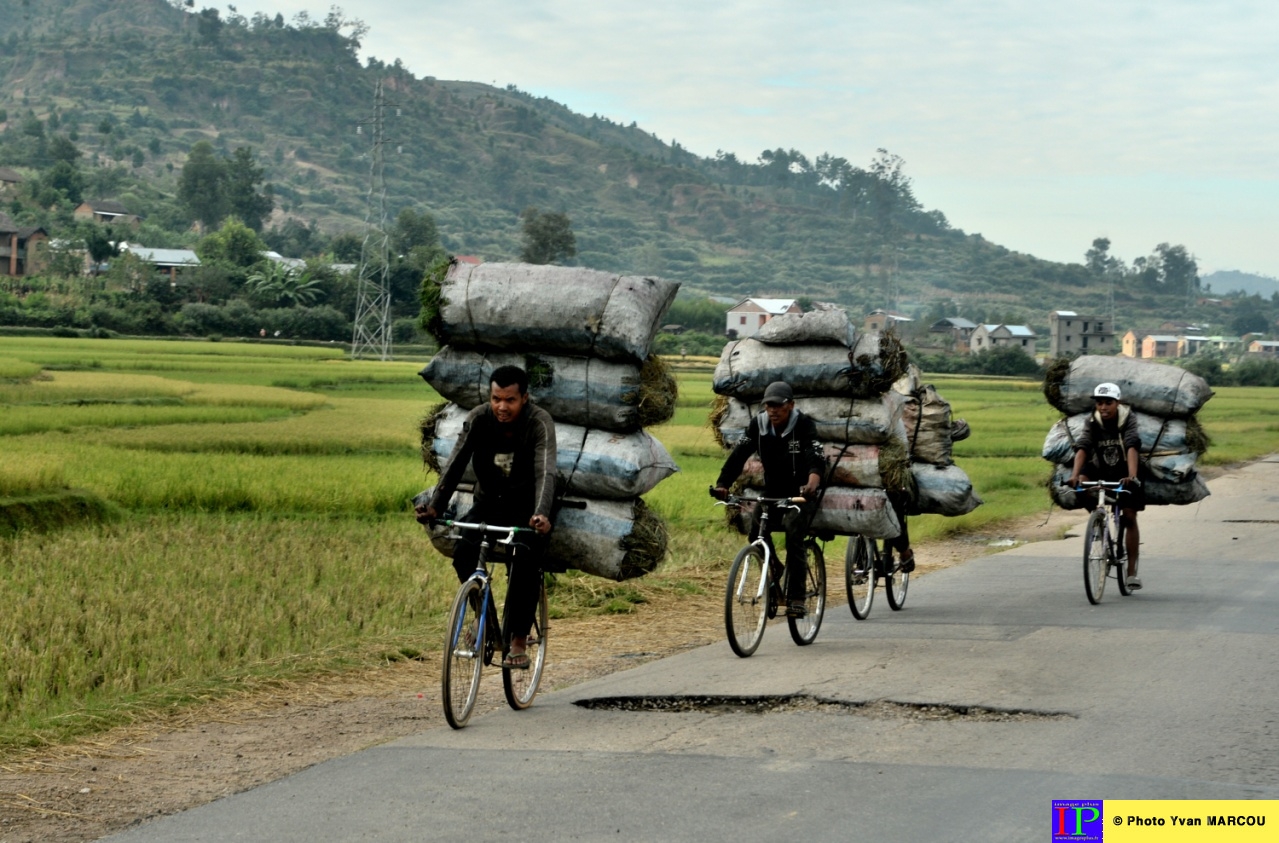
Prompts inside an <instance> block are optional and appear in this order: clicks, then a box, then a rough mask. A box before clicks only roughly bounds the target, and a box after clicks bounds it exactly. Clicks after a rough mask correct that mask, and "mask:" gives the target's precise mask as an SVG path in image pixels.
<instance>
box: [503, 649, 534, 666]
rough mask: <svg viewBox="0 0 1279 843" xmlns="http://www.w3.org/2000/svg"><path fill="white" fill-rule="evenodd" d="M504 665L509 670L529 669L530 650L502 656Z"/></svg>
mask: <svg viewBox="0 0 1279 843" xmlns="http://www.w3.org/2000/svg"><path fill="white" fill-rule="evenodd" d="M502 667H504V668H506V669H507V670H528V668H529V658H528V652H527V651H526V652H523V653H507V654H506V655H505V656H504V657H503V658H502Z"/></svg>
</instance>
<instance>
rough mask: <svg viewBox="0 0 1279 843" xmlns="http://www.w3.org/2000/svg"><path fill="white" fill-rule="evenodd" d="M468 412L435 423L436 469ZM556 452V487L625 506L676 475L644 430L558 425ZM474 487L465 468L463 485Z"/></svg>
mask: <svg viewBox="0 0 1279 843" xmlns="http://www.w3.org/2000/svg"><path fill="white" fill-rule="evenodd" d="M467 412H468V411H467V410H463V409H462V408H461V407H458V406H457V405H455V404H453V405H450V406H448V407H446V408H445V410H444V412H442V413H441V414H440V415H439V416H438V417H437V418H436V422H435V436H434V437H433V438H432V444H431V448H432V451H433V452H434V454H435V458H436V460H437V464H438V465H439V466H442V465H444V463H445V462H446V461H447V460H448V458H449V455H450V454H452V453H453V448H454V447H455V446H456V445H457V439H458V436H460V435H461V433H462V424H463V422H465V421H466V416H467ZM555 447H556V453H555V469H556V472H557V473H558V474H559V482H560V486H559V487H560V488H561V489H565V490H567V493H568V494H571V495H581V496H584V497H589V498H604V499H607V500H625V499H627V498H634V497H637V496H639V495H642V494H644V493H645V492H648V491H650V490H651V489H652V488H653V487H654V486H656V485H657V484H658V483H660V482H661V481H663V480H665V479H666V478H667V477H669V476H671V475H672V474H674V473H675V472H677V471H679V466H678V465H676V464H675V461H674V460H673V459H671V455H670V454H669V453H667V451H666V448H665V447H664V446H663V445H662V443H661V442H659V441H658V440H657V439H655V438H653V436H652V435H650V434H649V433H647V432H646V431H643V430H638V431H635V432H634V433H616V432H613V431H607V430H593V429H591V428H587V427H582V426H580V425H576V424H562V423H560V422H558V421H557V422H556V423H555ZM474 481H475V477H474V474H472V472H471V470H470V467H468V468H467V472H466V475H465V479H464V482H468V483H473V482H474Z"/></svg>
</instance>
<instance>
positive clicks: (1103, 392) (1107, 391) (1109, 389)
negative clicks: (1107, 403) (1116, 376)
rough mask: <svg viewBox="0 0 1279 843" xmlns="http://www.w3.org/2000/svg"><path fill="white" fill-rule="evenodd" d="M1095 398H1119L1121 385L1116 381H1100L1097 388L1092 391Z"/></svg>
mask: <svg viewBox="0 0 1279 843" xmlns="http://www.w3.org/2000/svg"><path fill="white" fill-rule="evenodd" d="M1092 397H1093V398H1113V399H1115V400H1116V401H1118V400H1119V385H1118V384H1114V383H1099V384H1097V388H1096V389H1094V390H1093V391H1092Z"/></svg>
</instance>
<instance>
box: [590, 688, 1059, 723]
mask: <svg viewBox="0 0 1279 843" xmlns="http://www.w3.org/2000/svg"><path fill="white" fill-rule="evenodd" d="M574 704H575V705H577V706H580V707H582V708H586V709H590V710H592V711H630V712H659V713H663V714H683V713H687V712H697V711H700V712H709V713H712V714H791V713H796V712H816V713H819V714H851V715H855V716H858V717H871V718H875V719H878V720H965V721H970V722H972V721H976V722H986V723H1012V722H1025V721H1030V720H1074V719H1075V715H1073V714H1069V713H1067V712H1063V711H1031V710H1028V709H1001V708H987V707H984V706H975V705H947V704H944V703H903V702H894V701H892V700H872V701H870V702H848V701H846V700H831V699H823V698H821V697H814V696H810V695H808V694H783V695H771V696H740V697H739V696H696V695H684V696H665V697H594V698H592V699H584V700H576V701H575V702H574Z"/></svg>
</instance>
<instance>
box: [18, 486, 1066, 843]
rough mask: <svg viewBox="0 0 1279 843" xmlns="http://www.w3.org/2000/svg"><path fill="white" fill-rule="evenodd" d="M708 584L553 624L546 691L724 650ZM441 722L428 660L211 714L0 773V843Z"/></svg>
mask: <svg viewBox="0 0 1279 843" xmlns="http://www.w3.org/2000/svg"><path fill="white" fill-rule="evenodd" d="M1082 520H1083V519H1082V516H1081V515H1080V514H1079V513H1068V512H1062V511H1061V510H1059V509H1055V508H1054V509H1053V510H1052V511H1051V513H1050V514H1049V515H1048V516H1045V515H1044V514H1043V513H1040V514H1037V515H1035V516H1033V517H1032V516H1028V517H1026V518H1024V519H1022V520H1020V521H1018V522H1016V523H1013V524H1010V525H1005V526H1004V527H1003V528H1001V530H1000V531H999V532H998V533H995V534H990V535H980V536H966V537H963V538H960V539H951V540H946V541H938V542H930V543H927V544H920V545H918V546H917V547H916V552H917V559H918V560H919V567H918V569H917V572H916V575H915V576H917V577H918V576H927V574H928V572H929V571H934V570H939V569H941V568H947V567H951V566H952V565H957V564H959V563H961V562H964V561H966V560H968V559H971V558H973V557H975V556H981V555H983V554H985V553H988V552H991V551H994V550H1002V549H1006V548H1007V547H1009V546H1011V545H1013V544H1017V543H1024V542H1033V541H1043V540H1045V539H1056V538H1060V537H1061V536H1062V535H1063V534H1064V533H1065V532H1066V530H1067V529H1069V528H1070V527H1072V526H1075V525H1078V524H1079V523H1081V522H1082ZM834 562H835V560H828V564H829V565H830V570H831V571H839V570H842V567H839V566H836V565H834V564H833V563H834ZM840 565H842V562H840ZM832 582H836V580H832ZM714 586H715V587H712V588H707V589H705V594H704V596H700V597H696V596H694V597H689V596H685V597H681V598H675V597H670V598H664V599H658V600H654V601H652V602H649V603H646V604H643V605H640V606H638V607H637V608H636V611H635V612H634V613H633V614H628V615H609V616H603V617H591V618H584V619H579V620H560V621H555V622H554V623H553V629H554V633H553V634H554V638H553V639H552V640H553V649H552V654H553V655H552V656H551V659H550V660H549V661H548V664H547V668H546V675H545V677H544V684H543V688H544V689H556V688H564V687H568V686H571V685H575V684H577V683H580V682H583V681H585V680H587V679H592V678H594V677H597V676H602V675H605V674H608V673H613V672H615V671H618V670H624V669H626V668H629V667H633V666H635V665H637V664H641V663H643V662H646V661H651V660H653V659H657V658H662V657H664V656H668V655H671V654H673V653H677V652H680V651H682V650H687V649H690V648H692V647H698V646H701V645H704V644H709V643H712V642H714V641H719V640H721V639H722V638H723V630H722V628H721V614H720V613H721V611H722V604H721V603H720V598H719V587H718V583H716V584H714ZM830 598H831V600H832V602H842V599H843V595H842V589H836V588H832V589H831V591H830ZM504 705H505V701H504V699H503V698H502V692H501V682H499V681H497V677H496V674H493V675H490V676H489V677H488V678H487V679H486V681H484V682H483V684H482V688H481V699H480V703H479V710H481V711H483V710H488V709H492V708H496V707H499V706H504ZM442 725H444V718H443V715H442V714H441V711H440V703H439V665H438V664H436V663H433V662H403V663H396V664H391V665H387V666H385V667H381V668H378V669H375V670H370V671H366V672H364V673H360V674H355V675H348V676H343V677H341V678H339V679H327V680H324V681H322V682H321V681H317V682H312V683H300V684H297V685H292V686H289V687H286V688H284V689H282V690H276V691H273V692H271V693H267V694H258V695H251V696H245V697H242V698H238V699H233V700H224V701H220V702H217V703H212V704H209V705H206V706H202V707H199V708H196V709H191V710H186V711H184V712H183V713H182V714H181V715H180V716H175V717H172V718H169V719H166V720H163V721H157V722H153V723H149V724H145V725H141V726H130V727H127V728H120V729H115V730H112V731H110V732H107V733H105V734H102V735H98V736H96V737H95V738H93V739H91V740H84V741H80V742H78V743H75V744H70V745H66V746H62V747H57V748H55V749H51V750H47V751H44V752H41V753H39V754H37V755H32V756H30V757H27V758H24V759H22V760H20V761H14V762H10V763H7V764H3V765H0V843H27V841H31V842H32V843H34V841H41V842H42V843H43V841H83V840H95V839H97V838H99V837H102V836H104V835H106V834H110V833H112V832H116V831H120V830H122V829H124V828H127V827H129V826H131V825H134V824H136V823H139V822H142V821H144V820H146V819H148V818H150V817H155V816H160V815H164V814H172V813H176V812H178V811H183V810H186V809H188V808H192V807H195V806H197V805H202V804H204V803H207V802H211V801H213V800H215V799H218V798H220V797H223V796H227V795H230V794H233V793H237V792H239V791H242V790H247V789H249V788H252V787H256V786H257V785H260V784H264V783H266V782H269V781H273V780H275V779H279V778H282V777H284V776H287V775H290V774H292V773H295V772H298V771H299V770H303V769H305V768H307V767H310V766H311V765H313V764H317V763H319V762H321V761H326V760H328V759H330V758H336V757H338V756H342V755H347V754H349V753H352V752H356V751H358V750H360V749H364V748H366V747H369V746H373V745H376V744H380V743H384V742H386V741H390V740H394V739H396V738H400V737H404V736H406V735H410V734H413V733H415V732H420V731H422V730H424V729H430V728H434V727H437V726H442Z"/></svg>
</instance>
